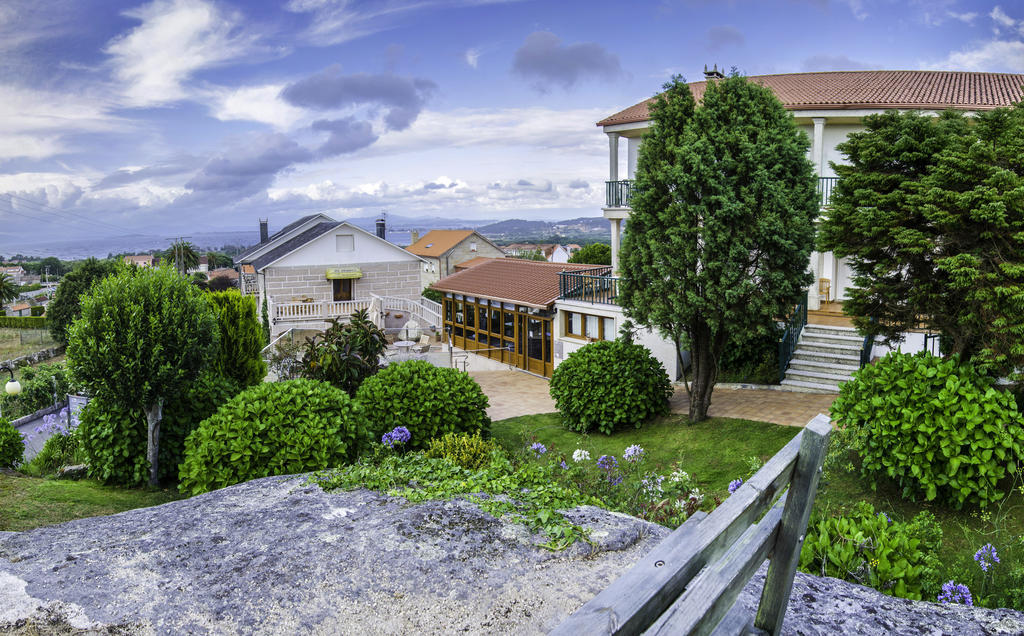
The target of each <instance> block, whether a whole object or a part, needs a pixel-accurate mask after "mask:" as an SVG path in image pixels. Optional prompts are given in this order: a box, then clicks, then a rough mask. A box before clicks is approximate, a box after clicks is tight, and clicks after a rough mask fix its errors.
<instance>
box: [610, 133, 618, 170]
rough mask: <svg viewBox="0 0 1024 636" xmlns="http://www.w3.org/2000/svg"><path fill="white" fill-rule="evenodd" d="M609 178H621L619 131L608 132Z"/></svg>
mask: <svg viewBox="0 0 1024 636" xmlns="http://www.w3.org/2000/svg"><path fill="white" fill-rule="evenodd" d="M608 180H609V181H618V180H619V133H614V132H613V133H608Z"/></svg>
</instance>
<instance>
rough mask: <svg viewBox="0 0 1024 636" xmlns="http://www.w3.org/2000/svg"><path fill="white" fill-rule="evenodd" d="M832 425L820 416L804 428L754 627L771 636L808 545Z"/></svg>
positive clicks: (779, 627)
mask: <svg viewBox="0 0 1024 636" xmlns="http://www.w3.org/2000/svg"><path fill="white" fill-rule="evenodd" d="M831 434H832V422H831V421H830V420H829V418H828V417H827V416H825V415H821V414H819V415H817V416H816V417H815V418H814V419H812V420H811V421H810V422H809V423H808V424H807V426H806V427H805V428H804V434H803V439H802V440H801V443H800V455H799V457H798V459H797V463H796V469H795V470H794V471H793V483H792V484H791V485H790V487H789V496H788V497H787V500H786V509H785V511H784V512H783V515H782V525H781V527H780V528H779V534H778V539H777V540H776V546H775V551H774V553H773V555H772V562H771V565H770V566H768V574H767V576H766V577H765V581H764V590H762V591H761V603H760V605H759V606H758V609H757V617H756V618H755V619H754V625H755V626H756V627H758V628H759V629H763V630H764V631H766V632H768V633H769V634H775V635H778V634H781V633H782V621H783V619H784V618H785V616H786V606H787V605H789V595H790V593H791V592H792V590H793V577H794V576H795V575H796V567H797V564H798V563H799V561H800V548H801V547H803V544H804V534H805V533H806V532H807V521H808V519H809V518H810V516H811V508H813V507H814V496H815V495H816V494H817V492H818V480H819V478H820V477H821V466H822V463H823V462H824V461H825V451H826V450H827V449H828V439H829V436H830V435H831Z"/></svg>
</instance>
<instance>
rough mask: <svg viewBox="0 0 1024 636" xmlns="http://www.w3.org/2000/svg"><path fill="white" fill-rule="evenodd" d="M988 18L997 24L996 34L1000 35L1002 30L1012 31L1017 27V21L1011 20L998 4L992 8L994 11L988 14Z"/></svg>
mask: <svg viewBox="0 0 1024 636" xmlns="http://www.w3.org/2000/svg"><path fill="white" fill-rule="evenodd" d="M988 17H990V18H992V21H993V22H995V23H996V26H995V32H996V33H997V34H998V33H999V32H1000V30H1001V29H1002V28H1006V29H1012V28H1014V27H1015V26H1017V21H1016V20H1014V19H1013V18H1011V17H1010V16H1009V15H1007V14H1006V12H1005V11H1003V8H1002V7H1000V6H999V5H998V4H997V5H996V6H994V7H992V11H991V12H990V13H989V14H988Z"/></svg>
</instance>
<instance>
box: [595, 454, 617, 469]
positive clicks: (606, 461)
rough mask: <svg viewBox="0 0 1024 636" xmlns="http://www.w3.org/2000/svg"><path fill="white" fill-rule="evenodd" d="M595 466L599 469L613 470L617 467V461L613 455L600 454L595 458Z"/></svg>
mask: <svg viewBox="0 0 1024 636" xmlns="http://www.w3.org/2000/svg"><path fill="white" fill-rule="evenodd" d="M597 467H598V468H600V469H601V470H606V471H613V470H615V469H616V468H618V467H619V462H618V461H617V460H616V459H615V455H601V457H599V458H598V460H597Z"/></svg>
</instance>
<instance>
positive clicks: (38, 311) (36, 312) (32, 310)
mask: <svg viewBox="0 0 1024 636" xmlns="http://www.w3.org/2000/svg"><path fill="white" fill-rule="evenodd" d="M45 312H46V307H43V306H42V305H36V306H34V307H29V310H28V313H29V314H30V315H32V316H42V315H43V314H44V313H45Z"/></svg>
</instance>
